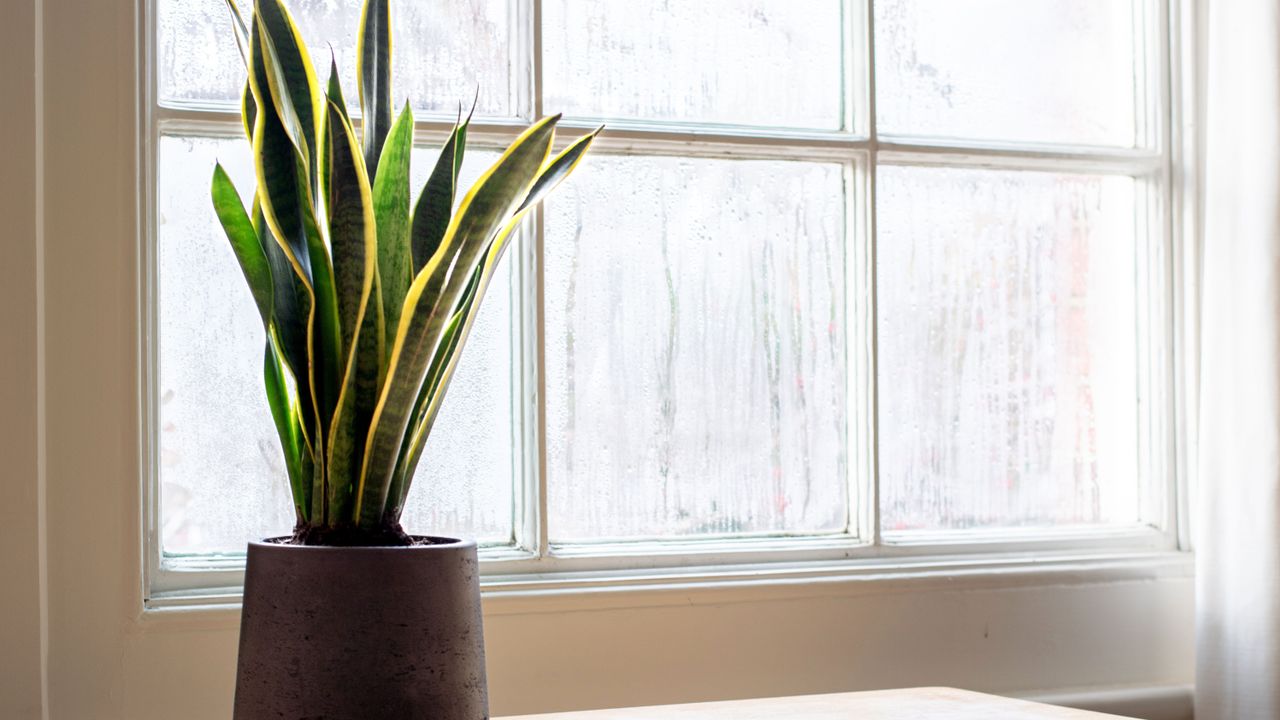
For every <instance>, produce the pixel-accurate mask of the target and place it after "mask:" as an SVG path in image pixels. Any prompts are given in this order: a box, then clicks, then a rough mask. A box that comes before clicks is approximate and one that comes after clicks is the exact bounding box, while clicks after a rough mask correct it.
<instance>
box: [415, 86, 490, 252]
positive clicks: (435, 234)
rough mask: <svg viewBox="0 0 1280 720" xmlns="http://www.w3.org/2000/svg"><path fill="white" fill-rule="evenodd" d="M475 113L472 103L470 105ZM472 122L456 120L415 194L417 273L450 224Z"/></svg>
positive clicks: (434, 250)
mask: <svg viewBox="0 0 1280 720" xmlns="http://www.w3.org/2000/svg"><path fill="white" fill-rule="evenodd" d="M471 110H472V112H475V106H474V105H473V106H472V108H471ZM470 124H471V115H467V119H466V120H463V121H461V122H458V123H455V124H454V126H453V131H452V132H451V133H449V139H448V141H446V142H445V144H444V147H443V148H441V150H440V157H438V158H436V166H435V167H434V168H433V169H432V170H431V176H430V177H429V178H427V184H426V185H424V186H423V188H422V193H421V194H420V195H418V203H417V205H415V206H414V209H413V223H412V228H411V230H410V245H411V246H412V250H413V272H414V274H415V275H416V274H417V273H419V272H420V271H421V270H422V268H423V267H424V266H426V264H427V261H428V260H430V259H431V256H432V255H434V254H435V252H436V249H437V248H439V247H440V240H441V239H443V238H444V231H445V230H446V229H447V228H448V227H449V218H450V217H451V216H452V215H453V201H454V197H455V195H456V194H457V189H458V170H459V168H461V167H462V156H463V153H464V151H465V150H466V145H467V126H468V125H470Z"/></svg>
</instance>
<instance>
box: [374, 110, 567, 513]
mask: <svg viewBox="0 0 1280 720" xmlns="http://www.w3.org/2000/svg"><path fill="white" fill-rule="evenodd" d="M559 119H560V117H559V116H558V115H556V116H552V117H549V118H546V119H544V120H542V121H540V122H538V123H536V124H535V125H533V126H532V127H530V128H529V129H528V130H526V131H525V132H524V133H522V134H521V135H520V137H519V138H517V139H516V141H515V142H514V143H512V145H511V147H509V148H508V149H507V151H506V152H505V153H503V155H502V157H501V158H499V160H498V162H497V163H495V164H494V166H493V167H491V168H489V169H488V170H487V171H486V172H485V173H484V175H482V176H481V177H480V179H479V180H478V181H477V182H476V185H475V186H474V187H473V188H472V189H471V191H470V192H468V193H467V195H466V197H464V198H463V200H462V203H461V204H460V205H459V207H458V212H457V213H456V214H455V215H454V218H453V220H451V221H450V223H449V228H448V230H447V231H446V232H445V237H444V240H443V241H442V242H441V244H440V248H439V249H438V250H437V251H436V253H435V254H434V255H433V256H432V258H431V260H430V261H428V262H427V265H426V266H425V267H423V269H422V271H421V272H420V273H418V275H417V277H416V278H415V279H414V281H413V284H412V285H411V286H410V288H409V293H408V295H407V296H406V297H405V303H404V306H405V311H404V314H403V316H402V317H401V318H400V323H399V326H398V327H397V328H396V335H395V341H394V344H393V348H392V353H391V363H390V366H389V368H388V371H387V379H386V382H385V384H384V386H383V389H382V393H381V395H380V397H379V399H378V405H377V408H376V409H375V411H374V417H373V421H372V424H371V426H370V429H369V439H368V441H367V444H366V448H365V459H364V464H363V469H362V471H361V475H360V488H359V495H358V497H357V499H356V511H357V515H358V518H359V520H358V522H359V523H360V524H361V525H363V526H372V527H376V526H378V525H379V524H381V523H382V522H383V521H384V511H385V509H386V505H387V496H388V493H389V492H390V483H391V480H392V476H393V474H394V471H395V465H396V462H397V459H398V457H399V451H400V447H401V444H402V443H403V441H404V438H405V431H406V428H407V426H408V423H409V420H410V413H411V412H412V410H413V403H414V401H415V400H416V399H417V397H418V393H419V391H420V390H421V388H422V383H423V382H424V381H425V374H426V371H427V368H428V365H429V364H430V362H431V360H432V358H433V357H434V356H435V352H436V349H437V347H438V346H439V344H440V339H441V334H442V333H443V331H444V328H445V325H446V324H447V323H448V321H449V320H450V318H451V317H452V316H453V314H454V312H455V308H456V305H457V302H458V300H459V299H460V296H461V295H462V292H463V291H464V290H465V288H466V285H467V283H468V282H469V281H470V279H471V274H472V273H473V272H474V271H475V267H476V265H477V263H478V261H480V260H481V259H482V258H481V256H482V255H483V253H484V251H485V250H487V249H488V247H489V244H490V240H491V238H492V237H493V236H494V234H495V233H496V232H497V231H498V230H499V229H500V228H501V227H502V226H503V224H504V223H505V222H506V221H507V219H508V218H509V217H510V216H511V214H512V213H513V212H515V210H516V209H517V208H518V207H519V205H520V203H521V201H523V199H524V198H525V196H526V195H527V194H528V192H529V189H530V188H531V187H532V186H533V182H534V180H535V179H536V178H537V174H538V171H539V169H541V168H542V165H543V163H544V162H546V159H547V156H548V154H549V153H550V150H551V143H552V142H553V141H554V139H555V125H556V122H557V121H558V120H559Z"/></svg>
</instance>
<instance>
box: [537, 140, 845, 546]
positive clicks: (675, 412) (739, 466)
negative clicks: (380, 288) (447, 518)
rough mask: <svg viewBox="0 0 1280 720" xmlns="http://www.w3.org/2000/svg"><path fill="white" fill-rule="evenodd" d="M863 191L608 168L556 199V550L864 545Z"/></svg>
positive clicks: (779, 179)
mask: <svg viewBox="0 0 1280 720" xmlns="http://www.w3.org/2000/svg"><path fill="white" fill-rule="evenodd" d="M843 182H844V180H843V174H842V168H841V166H840V165H838V164H828V163H801V162H786V161H764V160H734V161H730V160H712V159H694V158H674V157H618V156H609V155H604V154H597V155H593V156H592V157H591V158H590V159H589V161H588V162H585V163H583V164H582V165H581V166H580V167H579V169H578V170H577V172H576V173H575V175H574V176H573V177H572V178H571V179H570V180H569V181H568V182H567V183H566V185H565V186H564V187H563V188H562V190H561V191H560V192H558V193H557V194H556V195H555V196H553V197H552V198H551V200H550V201H549V203H550V204H549V211H548V217H547V221H546V233H547V235H546V245H545V248H546V250H545V273H546V302H545V322H546V378H547V389H546V394H547V397H546V428H545V430H546V443H547V482H548V493H549V505H550V507H549V521H548V525H547V527H548V529H549V532H550V537H551V538H552V540H553V541H555V542H569V541H584V540H599V539H622V538H638V537H655V536H662V537H678V536H695V537H696V536H708V535H742V534H752V533H819V532H833V531H841V530H843V529H845V527H846V525H847V517H848V513H847V506H848V501H847V494H846V476H847V470H848V461H847V449H846V442H845V437H846V436H845V427H846V423H847V418H846V416H847V408H846V401H845V398H846V383H847V380H846V371H845V274H844V267H845V264H844V263H845V260H844V258H845V252H844V242H843V233H844V221H843V217H844V208H843V204H842V198H843Z"/></svg>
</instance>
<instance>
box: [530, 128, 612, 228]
mask: <svg viewBox="0 0 1280 720" xmlns="http://www.w3.org/2000/svg"><path fill="white" fill-rule="evenodd" d="M602 130H604V126H603V125H601V126H600V127H598V128H596V129H595V130H592V131H591V132H589V133H587V134H586V135H583V136H582V137H580V138H578V139H577V140H574V141H573V142H572V143H570V145H569V147H566V148H565V149H564V150H561V151H560V153H559V154H558V155H556V156H555V157H553V158H551V162H549V163H547V167H546V168H544V169H543V170H542V172H541V173H539V174H538V179H537V180H536V181H534V183H533V188H532V189H531V190H529V194H528V196H526V197H525V199H524V202H522V203H520V209H521V210H524V209H526V208H529V207H531V206H533V205H536V204H537V203H539V202H541V201H542V199H543V198H544V197H546V196H547V194H548V193H550V192H551V191H552V190H555V189H556V187H557V186H559V185H560V183H561V182H562V181H563V180H564V179H565V178H567V177H569V173H571V172H573V171H574V169H575V168H577V167H578V163H580V162H582V158H583V157H585V156H586V154H587V150H588V149H589V148H590V147H591V143H592V142H594V141H595V139H596V136H598V135H599V134H600V132H601V131H602Z"/></svg>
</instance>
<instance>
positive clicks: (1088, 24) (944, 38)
mask: <svg viewBox="0 0 1280 720" xmlns="http://www.w3.org/2000/svg"><path fill="white" fill-rule="evenodd" d="M1133 13H1134V6H1133V0H968V1H966V2H956V0H876V2H875V22H876V33H875V34H876V89H877V92H878V97H877V105H876V111H877V120H878V123H879V131H880V132H881V133H887V134H893V135H917V136H930V137H946V138H966V139H975V140H1008V141H1039V142H1053V143H1068V144H1095V145H1118V146H1124V147H1128V146H1132V145H1133V143H1134V122H1135V120H1134V96H1135V92H1134V90H1135V86H1134V77H1135V72H1134V57H1135V56H1134V46H1135V42H1134V23H1133Z"/></svg>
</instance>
